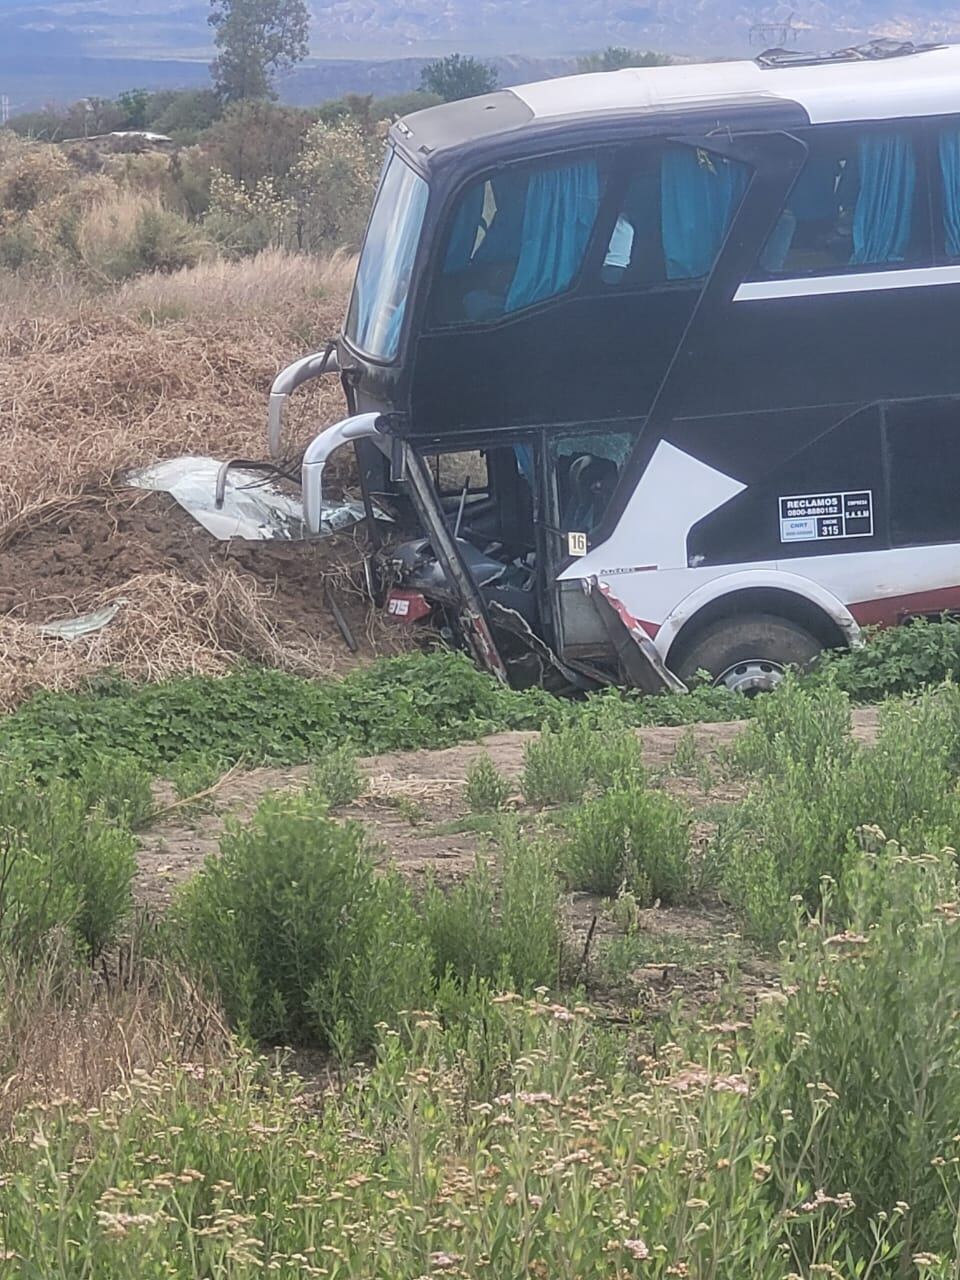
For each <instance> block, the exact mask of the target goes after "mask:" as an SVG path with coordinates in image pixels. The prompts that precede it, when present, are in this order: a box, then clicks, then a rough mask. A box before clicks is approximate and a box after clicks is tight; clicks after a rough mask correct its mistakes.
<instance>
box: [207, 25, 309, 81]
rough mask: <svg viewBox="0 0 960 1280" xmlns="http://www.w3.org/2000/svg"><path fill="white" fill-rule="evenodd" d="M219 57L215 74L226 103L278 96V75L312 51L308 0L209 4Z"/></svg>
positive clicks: (216, 60)
mask: <svg viewBox="0 0 960 1280" xmlns="http://www.w3.org/2000/svg"><path fill="white" fill-rule="evenodd" d="M210 9H211V11H210V18H209V22H210V25H211V26H212V27H213V29H214V32H215V33H216V34H215V37H214V39H215V42H216V46H217V50H218V53H217V57H216V59H215V61H214V62H213V65H212V66H211V68H210V70H211V73H212V75H213V79H214V83H215V84H216V86H217V92H218V93H219V95H220V97H221V98H222V99H223V101H225V102H242V101H244V100H245V99H248V98H273V97H276V94H275V93H274V90H273V77H274V76H275V75H276V74H277V72H279V71H284V70H286V69H287V68H289V67H293V66H296V64H297V63H298V62H302V61H303V60H304V58H305V57H306V56H307V54H308V53H309V52H310V44H309V35H310V13H309V10H308V8H307V5H306V0H210Z"/></svg>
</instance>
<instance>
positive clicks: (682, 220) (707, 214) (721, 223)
mask: <svg viewBox="0 0 960 1280" xmlns="http://www.w3.org/2000/svg"><path fill="white" fill-rule="evenodd" d="M748 181H749V170H747V169H746V168H745V167H744V166H743V165H741V164H737V163H735V162H733V161H730V160H726V159H724V158H723V157H722V156H715V155H709V154H708V153H707V152H705V151H697V150H695V149H694V148H693V147H673V148H671V149H670V150H669V151H666V152H664V155H663V163H662V179H661V196H660V199H661V212H662V218H663V253H664V258H665V260H666V269H667V279H668V280H699V279H701V278H702V277H703V276H706V275H709V274H710V271H711V270H712V269H713V264H714V262H715V261H716V259H717V255H718V254H719V252H720V249H721V247H722V245H723V241H724V238H725V236H726V234H727V231H728V230H729V227H730V223H731V222H732V221H733V217H734V214H735V213H736V211H737V209H738V208H739V207H740V202H741V201H742V200H743V197H744V194H745V193H746V190H747V185H748Z"/></svg>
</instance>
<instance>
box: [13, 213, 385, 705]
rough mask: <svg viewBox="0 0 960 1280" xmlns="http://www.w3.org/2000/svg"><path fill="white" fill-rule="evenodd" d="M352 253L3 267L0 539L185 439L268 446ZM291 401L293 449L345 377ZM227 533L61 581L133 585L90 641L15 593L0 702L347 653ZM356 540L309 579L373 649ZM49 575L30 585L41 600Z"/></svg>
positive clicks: (374, 634)
mask: <svg viewBox="0 0 960 1280" xmlns="http://www.w3.org/2000/svg"><path fill="white" fill-rule="evenodd" d="M103 216H104V217H106V216H107V214H106V213H104V215H103ZM91 234H92V231H91ZM353 270H354V262H353V260H352V259H351V258H349V257H348V256H346V255H342V254H338V255H335V256H334V257H333V258H331V259H328V260H320V259H316V258H303V257H297V256H294V255H291V254H287V253H284V252H282V251H279V250H273V251H268V252H266V253H263V254H261V255H259V256H258V257H257V258H254V259H250V260H246V261H243V262H236V263H230V262H224V261H210V262H203V263H201V264H200V265H199V266H197V267H195V268H192V269H189V270H183V271H180V272H176V273H173V274H171V275H155V276H147V277H141V278H140V279H137V280H134V281H131V282H130V283H128V284H126V285H124V286H122V287H120V288H119V289H113V290H101V291H95V290H92V289H91V288H90V287H89V286H87V287H82V286H80V285H78V284H77V282H76V281H75V280H71V279H69V278H64V279H59V280H58V279H46V280H44V281H42V282H40V281H35V280H27V279H25V278H23V277H18V276H15V275H11V274H9V273H2V272H0V422H2V424H3V432H2V434H0V551H6V552H8V553H9V554H16V547H17V543H18V540H19V539H21V538H22V537H23V536H24V535H26V534H28V533H35V532H36V531H37V529H38V528H39V527H40V526H41V525H44V524H48V525H58V524H59V525H63V522H64V517H65V516H66V515H69V511H70V507H71V504H73V503H80V502H83V503H85V504H89V503H90V501H91V500H92V501H94V502H95V503H96V502H100V501H102V503H103V505H104V508H105V510H106V509H107V508H108V505H109V503H110V501H111V500H112V499H115V498H116V485H117V484H118V483H119V477H120V475H121V474H122V473H123V472H124V471H126V470H127V469H129V468H131V467H133V466H136V465H138V464H142V463H146V462H149V461H152V460H155V459H158V458H165V457H174V456H177V455H179V454H184V453H194V454H210V455H213V456H216V457H227V456H231V457H236V456H250V457H262V456H263V453H264V448H265V415H266V404H267V393H268V391H269V387H270V384H271V382H272V380H273V378H274V376H275V375H276V373H277V371H278V369H280V368H281V367H282V366H283V365H285V364H287V363H289V361H291V360H292V359H295V358H296V357H298V356H299V355H301V354H303V353H304V352H305V351H307V350H315V349H317V348H318V347H320V346H321V345H322V343H323V340H324V339H325V338H326V337H327V336H328V335H330V334H332V333H333V332H335V331H336V329H337V328H338V327H339V323H340V320H341V318H342V313H343V309H344V306H345V299H346V294H347V291H348V288H349V283H350V280H351V278H352V275H353ZM295 408H296V410H297V413H295V414H294V415H292V423H291V431H290V439H289V440H288V441H287V445H288V449H289V451H290V453H291V456H293V455H295V453H296V451H297V448H298V446H299V445H302V443H303V442H304V440H305V439H306V438H307V437H308V436H309V435H310V434H312V433H313V432H315V431H316V430H318V429H319V428H320V427H321V426H322V425H324V424H325V423H327V422H331V421H335V420H336V419H337V418H338V417H339V416H341V415H342V413H343V412H344V405H343V400H342V393H341V391H340V388H339V385H338V383H337V381H336V379H324V380H323V381H322V383H320V384H318V385H317V386H316V387H315V388H313V389H307V390H305V391H304V392H303V393H301V395H300V396H299V397H298V398H297V401H296V403H295ZM219 550H220V548H218V547H217V546H216V544H213V543H212V542H211V547H210V556H209V563H206V564H204V565H202V566H201V567H199V568H198V569H197V570H196V571H194V570H192V569H191V570H187V571H184V570H183V568H182V566H180V565H177V566H166V565H163V564H162V563H161V564H158V565H157V566H156V571H155V572H148V573H141V574H138V575H136V576H134V577H133V578H132V579H131V580H129V581H126V582H124V583H122V584H121V585H119V586H112V587H110V588H109V589H104V590H101V591H97V592H96V593H95V594H91V592H90V590H89V574H88V575H87V579H86V581H85V583H84V584H83V586H82V588H79V589H78V590H76V591H75V592H74V593H73V594H70V592H69V584H68V585H67V587H65V588H61V589H60V594H59V598H58V599H56V600H53V599H51V600H50V606H51V607H50V613H49V616H50V617H57V616H63V617H66V616H70V615H71V614H80V613H83V612H85V611H86V610H90V609H94V608H98V607H100V606H102V605H105V604H108V603H110V602H111V601H114V600H117V599H123V600H124V601H126V603H125V604H124V606H123V607H122V609H121V610H120V612H119V613H118V615H117V617H116V619H115V620H114V621H113V622H112V623H111V624H110V625H109V626H108V627H106V628H105V629H104V630H103V631H101V632H98V633H96V634H94V635H92V636H88V637H86V638H84V639H81V640H77V641H73V642H70V643H67V642H63V641H56V640H45V641H43V642H42V644H39V645H38V638H37V633H36V631H35V629H34V628H33V627H32V626H29V625H27V623H26V622H25V621H23V620H22V617H21V611H20V610H14V612H13V613H12V614H9V615H7V616H6V617H3V618H0V708H9V707H12V706H15V705H16V704H17V703H18V702H20V701H22V699H23V698H24V697H25V696H27V695H28V694H29V693H30V692H32V691H33V690H34V689H36V688H40V687H43V688H53V689H68V688H74V687H76V686H77V685H78V684H80V683H81V682H82V681H83V680H84V679H85V678H86V677H87V676H89V675H90V674H92V673H93V672H95V671H97V670H101V669H103V668H105V667H111V668H115V669H116V670H118V671H120V672H122V673H123V674H125V675H127V676H130V677H131V678H135V679H146V680H157V679H162V678H165V677H168V676H173V675H179V674H188V673H193V674H195V673H203V674H210V675H218V674H222V673H223V672H225V671H227V670H228V669H229V668H230V666H231V665H233V664H234V662H235V661H236V658H237V656H238V655H243V656H244V657H247V658H251V659H254V660H257V661H264V662H266V663H269V664H270V665H272V666H276V667H279V668H281V669H284V670H288V671H295V672H298V673H301V674H306V675H322V674H330V673H332V672H334V671H336V670H338V669H339V668H341V667H342V666H343V665H344V664H345V659H346V658H347V657H348V655H347V651H346V648H345V645H344V643H343V640H342V637H341V636H340V634H339V632H338V630H337V628H336V626H335V623H334V621H333V618H332V617H331V619H330V624H329V627H325V626H313V628H312V634H311V633H309V632H308V631H306V630H304V629H303V628H302V627H301V629H300V630H299V631H298V629H297V627H296V626H295V625H292V624H291V622H290V620H289V619H288V618H286V617H285V616H284V612H283V607H282V600H281V601H280V602H279V603H278V599H277V587H278V585H279V584H278V582H277V581H276V580H274V579H271V578H270V577H267V578H264V577H263V576H262V574H261V573H258V572H257V571H256V569H254V571H253V572H240V571H239V570H237V569H236V568H234V567H233V566H232V565H230V564H229V563H228V562H227V561H225V560H224V559H223V557H222V556H220V557H219V558H218V551H219ZM361 556H362V552H361V549H360V548H359V547H357V548H356V550H355V553H354V554H353V555H352V556H348V557H346V559H344V558H343V557H342V556H341V557H340V558H339V559H334V560H332V561H331V563H329V564H324V563H323V560H322V557H316V564H317V575H316V590H317V591H318V592H323V591H324V589H326V590H330V591H332V592H333V593H334V594H335V595H336V596H337V597H338V598H339V599H341V600H342V601H343V602H344V606H345V607H348V608H349V615H350V618H351V625H352V626H355V627H356V628H357V631H358V634H357V640H358V641H359V642H360V643H361V645H362V647H364V648H365V649H366V650H368V651H369V649H370V648H371V647H373V648H376V647H378V641H379V640H380V638H381V632H380V630H379V627H378V624H377V621H376V619H375V618H374V615H373V614H372V613H371V611H370V610H369V609H368V608H367V606H366V604H365V602H364V600H363V593H362V586H361V575H360V573H359V564H360V560H361ZM274 571H275V572H276V571H277V570H276V567H274ZM187 575H189V576H187ZM44 586H45V584H44V583H42V582H38V583H36V584H35V585H34V586H33V588H32V596H33V598H34V599H35V600H36V599H40V598H42V597H43V596H44V595H45V594H46V592H45V590H44Z"/></svg>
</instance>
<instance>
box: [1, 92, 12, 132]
mask: <svg viewBox="0 0 960 1280" xmlns="http://www.w3.org/2000/svg"><path fill="white" fill-rule="evenodd" d="M9 123H10V99H9V98H8V97H7V95H6V94H5V93H0V128H2V127H3V126H4V125H5V124H9Z"/></svg>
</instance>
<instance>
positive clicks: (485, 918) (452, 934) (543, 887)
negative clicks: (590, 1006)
mask: <svg viewBox="0 0 960 1280" xmlns="http://www.w3.org/2000/svg"><path fill="white" fill-rule="evenodd" d="M423 912H424V919H425V921H426V928H427V933H428V935H429V938H430V944H431V947H432V949H433V953H434V956H435V958H436V963H437V975H438V978H440V979H442V978H443V977H444V976H446V975H448V974H452V975H453V976H454V977H455V978H456V979H457V980H458V981H459V982H460V983H461V984H469V983H470V982H473V981H476V980H477V979H481V980H488V981H491V982H497V983H501V984H505V985H512V986H515V987H517V988H519V989H521V990H527V991H530V990H532V989H533V988H535V987H537V986H539V985H541V984H542V985H545V986H547V985H554V984H555V983H556V980H557V976H558V972H559V955H560V896H559V886H558V883H557V875H556V867H555V860H554V856H553V854H552V853H551V852H550V850H549V849H548V848H547V847H546V846H545V845H544V844H543V843H541V842H537V841H529V840H525V839H523V838H522V837H507V838H506V839H505V840H504V843H503V848H502V850H501V852H500V856H499V858H498V859H497V860H496V863H495V864H492V863H491V860H490V859H488V858H483V857H481V858H478V859H477V862H476V865H475V867H474V869H473V871H472V872H471V873H470V875H469V876H468V877H467V879H466V880H465V881H464V882H463V884H461V885H458V886H456V887H454V888H452V889H450V890H447V891H445V890H443V889H442V888H441V887H440V886H439V885H438V884H437V883H436V881H431V882H430V883H429V884H428V888H427V893H426V895H425V897H424V903H423Z"/></svg>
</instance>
